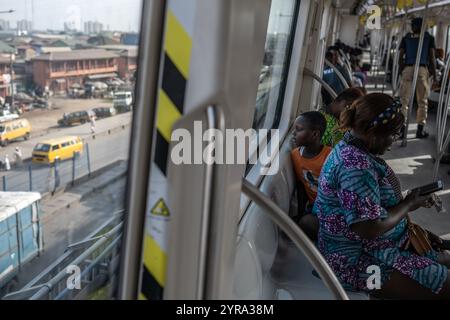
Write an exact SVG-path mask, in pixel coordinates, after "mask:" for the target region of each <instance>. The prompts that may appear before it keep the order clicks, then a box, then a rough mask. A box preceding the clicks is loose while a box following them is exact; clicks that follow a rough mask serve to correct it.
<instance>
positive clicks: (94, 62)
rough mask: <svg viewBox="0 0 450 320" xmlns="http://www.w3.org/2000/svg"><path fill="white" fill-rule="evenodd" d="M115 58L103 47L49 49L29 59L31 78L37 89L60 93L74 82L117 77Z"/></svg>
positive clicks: (116, 57)
mask: <svg viewBox="0 0 450 320" xmlns="http://www.w3.org/2000/svg"><path fill="white" fill-rule="evenodd" d="M118 58H119V56H118V55H116V54H115V53H112V52H108V51H106V50H103V49H88V50H73V51H70V52H53V53H49V54H45V55H41V56H38V57H35V58H33V59H32V66H33V81H34V83H35V85H38V86H40V87H41V88H45V87H48V88H49V89H50V90H52V91H54V92H63V91H67V90H69V89H70V87H71V86H72V85H74V84H81V85H82V84H84V82H86V81H101V80H107V79H111V78H115V77H117V75H118V74H117V72H118V61H117V60H118Z"/></svg>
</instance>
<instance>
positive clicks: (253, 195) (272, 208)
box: [242, 179, 349, 300]
mask: <svg viewBox="0 0 450 320" xmlns="http://www.w3.org/2000/svg"><path fill="white" fill-rule="evenodd" d="M242 191H243V192H244V193H245V194H246V195H247V196H248V197H249V198H250V199H251V200H252V201H254V202H255V203H256V204H257V205H259V206H261V207H262V208H264V209H265V212H266V213H267V214H268V215H269V217H270V219H272V221H273V222H274V223H275V224H276V225H278V227H280V229H281V230H283V231H284V232H285V233H286V234H287V236H288V237H289V238H290V239H291V240H292V241H293V242H294V243H295V245H296V246H297V248H298V249H299V250H300V251H301V252H302V253H303V254H304V255H305V257H306V258H307V259H308V261H309V262H310V263H311V265H312V266H313V267H314V269H315V270H316V271H317V273H318V274H319V276H320V278H321V279H322V281H323V282H324V283H325V285H326V286H327V287H328V289H329V290H330V291H331V293H332V294H333V295H334V297H335V298H336V299H337V300H349V298H348V296H347V293H346V292H345V290H344V288H343V287H342V285H341V284H340V282H339V280H338V279H337V277H336V275H335V274H334V273H333V271H332V270H331V268H330V266H329V265H328V263H327V262H326V261H325V259H324V258H323V257H322V255H321V254H320V252H319V251H318V250H317V248H316V247H315V245H314V244H313V243H312V242H311V240H309V238H308V236H307V235H306V234H305V233H304V232H303V231H302V230H301V229H300V228H299V227H298V226H297V225H296V224H295V223H294V222H293V221H292V220H291V218H290V217H289V215H288V214H287V213H285V212H283V210H282V209H280V208H279V207H278V206H277V205H276V204H275V203H274V202H273V201H272V200H270V199H269V198H268V197H267V196H266V195H264V194H263V193H262V192H261V191H259V190H258V189H257V188H256V187H255V186H253V185H252V184H251V183H249V182H248V181H247V180H245V179H244V180H243V181H242Z"/></svg>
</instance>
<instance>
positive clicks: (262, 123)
mask: <svg viewBox="0 0 450 320" xmlns="http://www.w3.org/2000/svg"><path fill="white" fill-rule="evenodd" d="M297 5H298V1H296V0H273V1H272V7H271V9H270V17H269V27H268V30H267V38H266V46H265V54H264V61H263V66H262V68H261V75H260V78H259V87H258V95H257V100H256V112H255V117H254V120H253V128H254V129H261V128H265V129H270V128H272V127H274V126H277V125H278V123H277V122H278V121H279V120H277V118H278V117H279V116H280V114H281V111H282V110H281V109H282V105H283V99H284V87H285V82H286V79H287V74H288V69H289V68H288V66H289V58H290V51H291V46H292V41H293V35H294V30H295V26H294V23H295V16H296V8H297Z"/></svg>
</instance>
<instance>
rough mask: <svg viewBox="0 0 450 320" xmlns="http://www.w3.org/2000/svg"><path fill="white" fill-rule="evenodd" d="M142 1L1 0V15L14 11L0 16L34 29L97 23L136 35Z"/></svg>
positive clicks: (14, 24)
mask: <svg viewBox="0 0 450 320" xmlns="http://www.w3.org/2000/svg"><path fill="white" fill-rule="evenodd" d="M141 4H142V0H0V11H5V10H10V9H14V10H16V12H14V13H12V14H0V19H4V20H9V21H10V22H11V27H13V28H15V27H16V21H17V20H22V19H27V20H32V21H33V25H34V27H35V29H39V30H46V29H55V30H63V28H64V22H71V23H72V24H75V25H77V26H78V29H80V27H81V30H84V26H83V23H84V22H85V21H91V20H92V21H98V22H101V23H103V24H104V28H105V29H106V28H107V26H108V25H109V27H110V30H120V31H138V30H139V26H140V14H141Z"/></svg>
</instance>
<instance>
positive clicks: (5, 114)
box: [0, 109, 19, 122]
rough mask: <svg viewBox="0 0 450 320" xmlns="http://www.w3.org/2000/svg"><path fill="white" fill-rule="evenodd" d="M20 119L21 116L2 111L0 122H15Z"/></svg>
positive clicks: (0, 111) (0, 112)
mask: <svg viewBox="0 0 450 320" xmlns="http://www.w3.org/2000/svg"><path fill="white" fill-rule="evenodd" d="M17 118H19V116H18V115H17V114H15V113H11V112H9V111H8V110H6V109H3V110H0V122H5V121H10V120H15V119H17Z"/></svg>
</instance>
